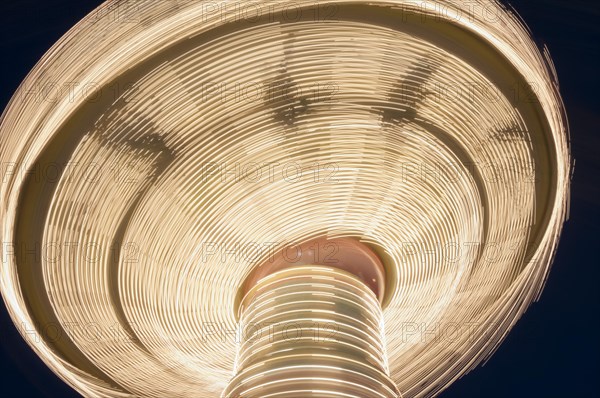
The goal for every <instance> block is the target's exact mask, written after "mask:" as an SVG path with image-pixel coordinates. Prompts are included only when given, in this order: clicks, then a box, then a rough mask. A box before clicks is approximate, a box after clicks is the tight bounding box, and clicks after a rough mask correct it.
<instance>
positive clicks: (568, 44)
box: [0, 0, 600, 398]
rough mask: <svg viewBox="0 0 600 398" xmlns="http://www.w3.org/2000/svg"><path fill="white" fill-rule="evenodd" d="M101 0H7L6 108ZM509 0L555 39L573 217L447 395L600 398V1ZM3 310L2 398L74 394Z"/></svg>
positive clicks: (1, 26) (2, 1)
mask: <svg viewBox="0 0 600 398" xmlns="http://www.w3.org/2000/svg"><path fill="white" fill-rule="evenodd" d="M157 1H159V0H157ZM99 4H100V0H37V1H35V0H15V1H11V0H0V32H1V35H0V54H1V55H2V60H1V62H0V65H1V68H2V69H1V71H2V73H1V74H0V82H1V83H0V88H1V90H0V109H3V108H4V107H5V106H6V104H7V103H8V101H9V99H10V97H11V96H12V94H13V92H14V91H15V90H16V88H17V86H18V85H19V83H20V82H21V80H22V79H23V78H24V77H25V75H26V74H27V73H28V71H29V70H30V69H31V68H32V67H33V66H34V64H35V63H36V62H37V61H38V60H39V59H40V57H41V56H42V55H43V54H44V53H45V52H46V51H47V50H48V49H49V48H50V46H51V45H52V44H54V43H55V42H56V41H57V40H58V39H59V38H60V37H61V36H62V35H63V34H64V33H65V32H66V31H67V30H68V29H69V28H71V26H73V25H74V24H75V23H76V22H77V21H79V20H80V19H81V18H82V17H84V16H85V15H86V14H87V13H89V12H90V11H92V10H93V9H94V8H95V7H96V6H98V5H99ZM510 4H512V5H513V6H514V8H515V9H516V10H517V11H518V12H519V13H520V14H521V16H522V17H523V19H524V20H525V21H526V22H527V24H528V25H529V27H530V28H531V30H532V31H533V34H534V37H535V38H536V40H537V41H538V43H539V44H546V45H547V46H548V47H549V49H550V53H551V55H552V57H553V59H554V62H555V66H556V69H557V73H558V77H559V81H560V84H561V92H562V94H563V98H564V100H565V104H566V107H567V113H568V116H569V120H570V126H571V140H572V143H571V144H572V154H573V156H574V158H575V159H576V167H575V174H574V179H573V187H572V204H571V216H570V220H569V221H568V222H567V224H566V225H565V229H564V233H563V236H562V239H561V243H560V246H559V249H558V254H557V257H556V261H555V263H554V266H553V269H552V272H551V274H550V278H549V280H548V283H547V285H546V289H545V290H544V293H543V295H542V298H541V300H540V301H539V302H538V303H535V304H533V305H532V307H531V308H530V309H529V310H528V311H527V313H526V314H525V315H524V317H523V318H522V319H521V321H520V322H519V323H518V324H517V325H516V327H515V328H514V329H513V331H512V332H511V333H510V335H509V336H508V338H507V339H506V341H505V342H504V344H502V346H501V347H500V348H499V349H498V351H497V352H496V354H495V355H494V356H493V357H492V358H491V359H490V360H489V361H488V362H487V363H486V364H485V366H482V367H478V368H477V369H476V370H474V371H472V372H471V373H469V374H468V375H466V376H465V377H463V378H462V379H461V380H459V381H457V382H455V383H454V384H453V385H452V386H451V387H450V389H448V390H447V391H445V392H444V393H443V394H442V395H441V397H442V398H457V397H460V398H471V397H488V398H493V397H502V398H506V397H534V398H554V397H561V398H562V397H565V398H583V397H586V398H589V397H600V392H599V389H600V383H599V381H598V380H599V376H598V375H600V366H599V362H600V350H599V347H600V333H599V329H600V328H599V319H600V305H599V304H600V293H599V292H600V286H599V285H600V277H599V276H600V261H599V256H598V253H597V250H599V249H600V234H599V233H598V232H599V230H600V227H599V217H598V215H599V213H600V182H599V181H598V178H597V177H598V174H599V173H600V161H599V158H600V156H599V155H598V152H599V151H600V132H599V129H598V126H599V125H600V117H599V113H600V105H599V104H600V101H599V100H598V98H599V97H600V87H599V86H598V80H599V79H598V74H599V73H600V72H599V71H600V68H599V64H598V52H599V43H600V34H599V33H600V9H599V4H600V2H597V1H596V0H589V1H583V0H570V1H569V0H519V1H512V2H511V3H510ZM0 318H1V319H0V322H1V326H0V327H1V329H0V357H1V370H0V377H1V383H2V384H1V385H0V396H3V397H6V398H17V397H60V398H63V397H66V398H68V397H77V396H78V394H76V393H75V392H74V391H73V390H72V389H71V388H70V387H68V386H67V385H65V384H64V383H63V382H62V381H60V380H59V379H58V378H57V377H56V376H54V374H53V373H52V372H50V370H48V369H47V368H46V367H45V365H44V364H43V363H42V362H41V361H40V360H39V359H38V358H37V357H36V356H35V354H34V353H33V351H31V350H30V349H29V348H28V346H27V345H26V344H25V342H24V341H23V340H22V339H21V337H20V336H19V334H18V332H17V331H16V329H15V327H14V326H13V324H12V322H11V320H10V318H9V316H8V314H7V312H6V308H5V307H4V306H3V305H0ZM165 398H168V397H165Z"/></svg>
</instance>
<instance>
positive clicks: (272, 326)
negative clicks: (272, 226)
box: [224, 265, 400, 398]
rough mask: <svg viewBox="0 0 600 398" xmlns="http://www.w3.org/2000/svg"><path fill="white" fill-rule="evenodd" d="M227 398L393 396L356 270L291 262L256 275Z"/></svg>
mask: <svg viewBox="0 0 600 398" xmlns="http://www.w3.org/2000/svg"><path fill="white" fill-rule="evenodd" d="M241 311H242V318H241V325H242V333H241V336H240V343H241V344H240V350H239V354H238V359H237V362H236V376H235V377H234V378H233V379H232V380H231V383H230V386H229V388H227V390H226V391H225V392H224V396H227V397H229V396H231V397H260V398H266V397H281V398H283V397H310V396H318V397H323V398H333V397H342V396H345V397H381V398H387V397H397V396H400V394H399V392H398V390H397V387H396V384H395V383H394V381H393V380H391V379H390V378H389V376H388V374H387V372H388V369H387V355H386V352H385V347H384V345H383V341H384V337H383V316H382V312H381V306H380V304H379V301H377V298H376V297H375V294H373V292H372V291H371V290H370V289H369V288H368V287H367V286H366V285H365V284H364V283H363V282H362V281H361V280H359V279H358V278H357V277H355V276H354V275H352V274H349V273H347V272H345V271H342V270H339V269H335V268H330V267H323V266H310V265H305V266H298V267H292V268H288V269H285V270H283V271H279V272H276V273H274V274H271V275H269V276H268V277H266V278H264V279H262V280H261V281H260V282H259V283H258V284H257V285H256V286H255V287H254V288H253V289H252V290H251V291H250V292H249V293H248V294H247V295H246V296H245V297H244V298H243V301H242V305H241Z"/></svg>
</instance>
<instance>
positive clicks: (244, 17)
mask: <svg viewBox="0 0 600 398" xmlns="http://www.w3.org/2000/svg"><path fill="white" fill-rule="evenodd" d="M248 4H249V3H247V2H241V3H240V2H233V1H223V2H220V3H215V2H205V1H193V2H188V1H167V0H163V1H155V0H146V1H139V0H138V1H131V2H129V1H109V2H107V3H106V4H104V5H103V6H101V7H100V8H99V9H98V10H97V11H95V12H94V13H93V14H91V15H90V16H88V17H87V18H86V19H84V20H83V21H81V22H80V23H79V24H78V25H77V26H75V27H74V28H73V29H72V30H71V31H69V32H68V33H67V34H66V35H65V36H64V37H63V38H62V39H61V40H60V41H59V43H57V44H56V45H55V46H54V47H53V48H52V49H51V50H50V51H49V52H48V53H47V54H46V55H45V56H44V58H43V59H42V60H41V61H40V62H39V63H38V64H37V65H36V67H35V68H34V69H33V70H32V72H31V73H30V74H29V75H28V76H27V78H26V79H25V81H24V82H23V84H22V85H21V87H20V88H19V90H18V92H17V93H16V94H15V96H14V97H13V99H12V100H11V102H10V104H9V106H8V108H7V109H6V111H5V112H4V113H3V115H2V120H1V122H0V134H1V141H0V161H1V164H2V173H3V184H2V187H1V189H2V191H1V194H0V196H1V198H2V202H1V203H2V207H1V208H0V218H1V220H2V229H1V231H2V232H1V233H2V242H3V246H2V258H3V264H2V282H1V283H2V285H1V287H2V294H3V297H4V300H5V302H6V304H7V307H8V309H9V311H10V314H11V316H12V318H13V320H14V322H15V324H16V326H17V327H18V328H19V330H20V331H21V332H22V334H23V337H24V338H25V339H26V340H27V341H28V342H29V344H30V345H31V347H32V348H33V349H34V350H35V351H36V353H37V354H38V355H39V356H40V357H41V358H42V359H43V360H44V361H45V363H46V364H47V365H48V366H49V367H50V368H51V369H52V370H53V371H54V372H55V373H56V374H57V375H59V376H60V377H61V378H62V379H63V380H65V381H66V382H67V383H69V384H70V385H71V386H73V387H74V388H75V389H76V390H77V391H79V392H80V393H82V394H83V395H85V396H87V397H133V396H143V397H161V398H163V397H217V396H220V394H222V393H223V391H224V390H225V389H226V388H227V386H228V385H230V384H229V382H230V380H231V379H232V377H234V375H235V374H237V371H238V370H239V369H238V367H240V366H241V368H240V369H242V370H243V369H246V368H244V366H243V363H240V362H236V361H242V362H243V360H244V357H243V356H241V357H240V358H237V353H238V347H239V344H240V341H239V338H238V337H239V334H240V331H239V330H240V323H239V322H238V313H237V311H238V308H239V306H238V304H239V301H240V297H239V288H240V286H241V284H242V283H243V281H244V279H245V278H246V277H247V276H248V275H249V274H250V273H251V271H252V270H253V267H255V266H256V265H257V264H261V263H264V262H265V261H267V260H268V258H269V257H270V255H271V254H272V253H273V251H279V250H288V249H289V248H290V247H293V244H294V243H302V242H304V241H306V240H309V239H311V238H314V237H319V236H330V237H351V238H354V239H357V240H360V241H362V242H364V243H366V244H368V245H370V246H371V247H372V248H373V249H374V250H375V251H376V252H378V253H379V255H380V256H381V257H382V259H383V260H384V263H385V267H386V272H387V278H388V280H387V281H386V285H387V286H386V287H387V288H386V297H385V298H384V300H383V321H384V325H385V327H384V330H385V336H384V338H383V339H382V341H383V342H384V343H385V347H384V348H385V350H386V351H387V361H388V362H389V363H388V364H386V369H385V373H387V372H388V371H389V377H390V379H391V380H393V382H394V383H395V384H396V387H397V389H398V390H399V391H400V392H402V394H403V396H404V397H425V396H433V395H436V394H437V393H438V392H440V391H441V390H443V389H444V388H445V387H447V386H448V385H449V384H450V383H452V382H453V381H454V380H456V379H457V378H458V377H460V376H462V375H464V374H465V373H466V372H468V371H469V370H470V369H472V368H473V367H474V366H476V365H477V364H479V363H480V362H481V361H482V360H483V359H485V358H486V357H487V356H489V355H490V354H491V353H492V351H493V350H494V349H495V348H496V347H497V345H498V344H499V343H500V342H501V341H502V339H503V338H504V337H505V336H506V334H507V333H508V332H509V330H510V329H511V327H512V326H513V325H514V323H515V322H516V321H517V320H518V318H519V317H520V316H521V314H523V312H524V311H525V310H526V308H527V307H528V305H529V304H530V303H531V302H532V301H533V300H535V299H536V298H537V297H538V295H539V293H540V291H541V288H542V287H543V284H544V281H545V279H546V277H547V275H548V271H549V267H550V264H551V260H552V257H553V254H554V251H555V248H556V245H557V242H558V237H559V235H560V231H561V227H562V223H563V221H564V219H565V218H566V210H567V204H568V185H569V173H570V159H569V153H568V145H567V126H566V118H565V115H564V113H563V107H562V103H561V100H560V97H559V94H558V88H557V83H556V79H555V76H554V74H553V69H552V66H551V63H550V62H549V58H548V57H547V55H546V54H544V55H542V54H540V52H539V51H538V49H537V47H536V46H535V45H534V43H533V42H532V41H531V39H530V38H529V35H528V33H527V31H526V29H525V28H524V27H523V26H522V25H521V24H520V22H519V21H518V20H517V19H516V17H514V16H513V15H512V14H511V13H510V12H509V11H507V10H505V9H503V8H501V7H500V6H499V5H498V4H496V3H489V2H484V1H481V2H479V1H477V2H475V1H474V2H471V3H470V7H469V10H466V8H460V6H459V5H456V4H454V3H453V2H449V1H437V2H403V1H399V0H388V1H369V2H363V1H337V0H333V1H329V2H327V3H320V4H317V5H315V3H314V2H312V1H304V0H302V1H295V2H289V1H277V2H256V3H252V4H251V5H252V6H253V7H254V8H248V7H249V6H248ZM473 4H476V6H473ZM490 6H491V7H492V9H491V11H490V8H489V7H490ZM440 7H441V8H440ZM457 7H458V8H457ZM253 10H254V11H253ZM478 10H479V11H478ZM492 11H494V12H495V14H494V13H493V12H492ZM459 12H461V14H460V16H457V15H459ZM492 17H493V18H492ZM290 262H291V263H293V256H292V258H291V260H290ZM257 302H260V299H257ZM379 354H380V352H379ZM379 354H377V355H379ZM236 358H237V359H236ZM381 360H382V359H381V358H379V359H378V361H381ZM242 374H244V373H242ZM365 385H366V384H365ZM386 385H387V384H386ZM382 388H384V387H382ZM390 388H391V387H390Z"/></svg>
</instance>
